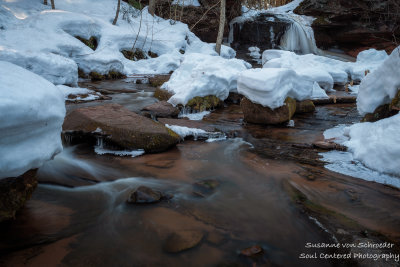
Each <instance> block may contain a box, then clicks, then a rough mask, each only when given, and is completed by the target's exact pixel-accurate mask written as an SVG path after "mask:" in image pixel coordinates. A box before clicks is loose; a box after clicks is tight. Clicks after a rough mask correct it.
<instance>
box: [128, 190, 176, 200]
mask: <svg viewBox="0 0 400 267" xmlns="http://www.w3.org/2000/svg"><path fill="white" fill-rule="evenodd" d="M172 197H173V196H172V195H169V194H163V193H161V192H160V191H157V190H153V189H151V188H149V187H147V186H140V187H138V188H137V189H136V190H135V191H133V192H132V193H131V194H130V196H129V198H128V200H127V202H128V203H130V204H152V203H157V202H160V201H162V200H169V199H171V198H172Z"/></svg>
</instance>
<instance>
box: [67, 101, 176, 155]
mask: <svg viewBox="0 0 400 267" xmlns="http://www.w3.org/2000/svg"><path fill="white" fill-rule="evenodd" d="M63 131H64V132H68V133H69V134H77V135H89V136H99V135H100V136H102V138H103V137H104V140H105V141H108V142H110V143H112V144H115V145H117V146H119V147H122V148H125V149H131V150H134V149H144V150H145V151H146V152H161V151H164V150H166V149H168V148H170V147H172V146H174V145H175V144H176V143H178V142H179V137H178V135H176V134H175V133H174V132H172V131H170V130H169V129H167V128H166V127H164V126H163V125H161V124H159V123H157V122H154V121H153V120H151V119H148V118H146V117H143V116H140V115H137V114H136V113H134V112H131V111H129V110H127V109H125V108H124V107H122V106H121V105H117V104H109V105H103V106H96V107H88V108H80V109H76V110H74V111H72V112H71V113H69V114H68V115H67V116H66V118H65V121H64V125H63Z"/></svg>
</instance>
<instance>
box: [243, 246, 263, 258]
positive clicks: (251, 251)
mask: <svg viewBox="0 0 400 267" xmlns="http://www.w3.org/2000/svg"><path fill="white" fill-rule="evenodd" d="M263 252H264V250H263V249H262V247H261V246H259V245H254V246H251V247H249V248H245V249H243V250H242V251H240V255H243V256H246V257H253V256H256V255H260V254H262V253H263Z"/></svg>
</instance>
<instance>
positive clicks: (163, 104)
mask: <svg viewBox="0 0 400 267" xmlns="http://www.w3.org/2000/svg"><path fill="white" fill-rule="evenodd" d="M143 111H146V113H147V114H150V115H152V116H154V117H156V118H158V117H160V118H176V117H178V115H179V109H178V108H177V107H174V106H173V105H171V104H170V103H168V102H167V101H160V102H157V103H154V104H151V105H150V106H147V107H145V108H143Z"/></svg>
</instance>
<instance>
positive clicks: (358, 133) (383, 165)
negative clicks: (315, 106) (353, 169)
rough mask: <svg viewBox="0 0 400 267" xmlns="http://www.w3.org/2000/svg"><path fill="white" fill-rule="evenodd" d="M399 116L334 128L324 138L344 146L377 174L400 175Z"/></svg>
mask: <svg viewBox="0 0 400 267" xmlns="http://www.w3.org/2000/svg"><path fill="white" fill-rule="evenodd" d="M399 131H400V114H397V115H395V116H392V117H389V118H386V119H383V120H379V121H377V122H373V123H371V122H364V123H357V124H354V125H352V126H349V127H343V126H340V127H336V128H335V129H333V130H328V131H326V132H325V133H324V135H325V137H326V138H335V141H336V142H338V143H341V144H343V145H345V146H347V148H348V150H349V152H351V153H352V155H353V157H354V159H356V160H359V161H360V162H362V163H363V164H364V165H365V166H367V167H368V168H370V169H373V170H375V171H378V172H380V173H386V174H389V175H395V176H400V169H399V166H400V143H399V137H398V136H399V135H398V133H399Z"/></svg>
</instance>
